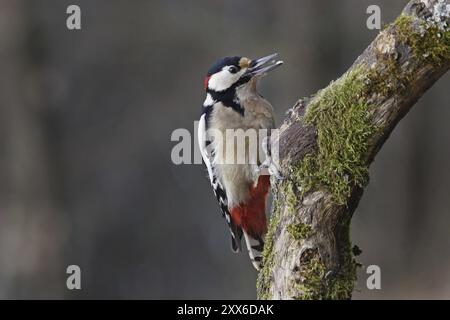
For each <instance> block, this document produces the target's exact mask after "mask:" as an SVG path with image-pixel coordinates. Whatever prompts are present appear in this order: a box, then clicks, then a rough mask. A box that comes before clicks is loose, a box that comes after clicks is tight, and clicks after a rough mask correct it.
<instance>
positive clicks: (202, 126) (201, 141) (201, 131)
mask: <svg viewBox="0 0 450 320" xmlns="http://www.w3.org/2000/svg"><path fill="white" fill-rule="evenodd" d="M197 136H198V146H199V148H200V153H201V155H202V158H203V161H204V162H205V165H206V168H207V169H208V175H209V180H210V181H211V184H212V183H213V178H214V173H213V170H212V164H211V159H210V157H209V156H208V152H207V151H206V141H207V137H206V115H205V114H202V116H201V117H200V121H199V123H198V135H197Z"/></svg>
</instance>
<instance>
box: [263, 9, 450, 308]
mask: <svg viewBox="0 0 450 320" xmlns="http://www.w3.org/2000/svg"><path fill="white" fill-rule="evenodd" d="M445 4H449V2H448V0H446V3H442V2H440V1H439V0H414V1H410V2H409V3H408V5H407V6H406V8H405V9H404V11H403V13H402V14H401V15H400V16H399V17H398V18H397V20H396V21H395V22H394V23H392V24H390V25H388V26H386V27H385V29H384V30H383V31H382V32H380V34H379V35H378V36H377V37H376V38H375V40H374V41H373V42H372V43H371V44H370V45H369V47H368V48H367V49H366V50H365V51H364V52H363V54H362V55H361V56H360V57H359V58H358V59H357V60H356V61H355V62H354V64H353V65H352V67H351V68H350V69H349V70H348V71H347V72H346V73H345V74H344V75H343V76H342V77H341V78H339V79H338V80H336V81H334V82H332V83H331V84H330V85H329V86H328V87H326V88H325V89H323V90H321V91H319V92H318V93H317V94H316V95H314V96H313V97H311V98H307V99H301V100H300V101H298V102H297V104H296V105H295V106H294V107H293V108H292V109H291V110H290V113H289V115H288V117H287V119H286V120H285V121H284V123H283V124H282V126H281V127H280V133H279V135H278V140H277V141H276V142H275V143H277V144H278V145H279V157H280V161H279V163H280V169H281V173H282V175H283V176H284V177H285V179H284V180H280V181H276V180H275V179H272V186H273V195H274V204H273V211H272V218H271V222H270V227H269V232H268V234H267V236H266V246H265V250H264V268H263V270H262V271H261V272H260V274H259V277H258V284H257V293H258V298H259V299H350V298H351V295H352V291H353V287H354V282H355V280H356V271H357V268H358V264H357V263H356V261H355V258H354V256H355V254H357V253H358V252H357V251H359V249H358V248H356V247H353V248H352V245H351V241H350V237H349V231H350V222H351V218H352V215H353V213H354V211H355V209H356V208H357V206H358V203H359V200H360V198H361V196H362V193H363V188H364V186H365V185H366V184H367V182H368V168H369V166H370V164H371V162H372V161H373V159H374V157H375V155H376V154H377V152H378V151H379V150H380V148H381V147H382V145H383V143H384V142H385V141H386V139H387V138H388V137H389V135H390V133H391V132H392V130H393V129H394V128H395V126H396V124H397V123H398V122H399V121H400V120H401V119H402V118H403V117H404V116H405V115H406V113H407V112H408V111H409V110H410V108H411V107H412V106H413V105H414V104H415V103H416V101H417V100H418V99H419V98H420V97H421V96H422V95H423V94H424V93H425V92H426V90H427V89H428V88H430V87H431V86H432V85H433V84H434V82H435V81H437V80H438V79H439V78H440V77H441V76H442V75H443V74H444V73H445V72H446V71H447V70H448V69H449V67H450V28H449V27H448V25H449V24H450V23H449V12H448V11H447V10H446V7H445Z"/></svg>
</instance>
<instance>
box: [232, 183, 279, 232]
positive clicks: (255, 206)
mask: <svg viewBox="0 0 450 320" xmlns="http://www.w3.org/2000/svg"><path fill="white" fill-rule="evenodd" d="M269 189H270V176H268V175H264V176H259V178H258V184H257V185H256V187H254V186H251V187H250V196H249V199H248V200H247V202H246V203H243V204H241V205H239V206H238V207H234V208H232V209H231V217H232V219H233V222H234V223H236V224H237V225H239V226H241V227H242V228H243V229H244V231H245V232H246V233H247V234H248V235H249V236H251V237H252V238H254V239H256V238H258V237H261V236H262V235H263V234H265V233H266V232H267V218H266V201H267V195H268V194H269Z"/></svg>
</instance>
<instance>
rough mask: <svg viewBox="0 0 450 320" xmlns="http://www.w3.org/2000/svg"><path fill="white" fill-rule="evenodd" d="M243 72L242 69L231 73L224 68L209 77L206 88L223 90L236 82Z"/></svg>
mask: <svg viewBox="0 0 450 320" xmlns="http://www.w3.org/2000/svg"><path fill="white" fill-rule="evenodd" d="M244 72H245V71H244V70H241V71H239V72H236V73H231V72H229V71H228V69H226V68H224V69H223V70H222V71H219V72H217V73H215V74H213V75H212V76H211V77H210V78H209V81H208V88H209V89H211V90H214V91H224V90H226V89H228V88H229V87H231V86H232V85H233V84H234V83H235V82H237V81H238V80H239V78H240V77H241V76H242V74H243V73H244Z"/></svg>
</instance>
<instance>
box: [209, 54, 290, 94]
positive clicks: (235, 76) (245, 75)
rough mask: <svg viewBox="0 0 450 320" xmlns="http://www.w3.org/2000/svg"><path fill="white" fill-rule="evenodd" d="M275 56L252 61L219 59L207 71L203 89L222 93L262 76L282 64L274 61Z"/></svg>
mask: <svg viewBox="0 0 450 320" xmlns="http://www.w3.org/2000/svg"><path fill="white" fill-rule="evenodd" d="M277 55H278V54H277V53H274V54H271V55H269V56H266V57H263V58H259V59H254V60H251V59H249V58H245V57H226V58H223V59H220V60H219V61H217V62H216V63H215V64H214V65H213V66H212V67H211V68H210V69H209V71H208V73H207V75H206V78H205V89H206V90H207V91H213V92H224V91H226V90H228V89H230V88H236V87H238V86H240V85H243V84H245V83H247V82H249V81H250V80H252V79H253V78H256V77H260V76H263V75H265V74H266V73H267V72H269V71H271V70H273V69H275V68H277V67H278V66H280V65H282V64H283V61H280V60H276V59H275V58H276V57H277Z"/></svg>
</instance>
